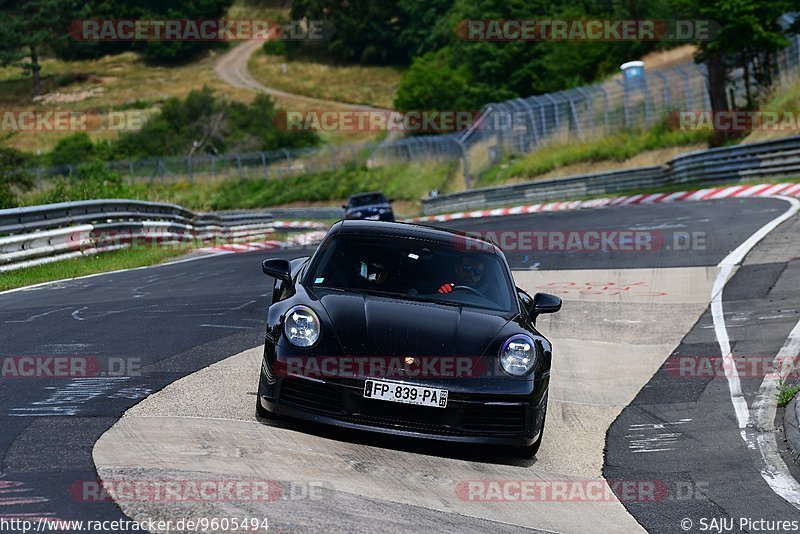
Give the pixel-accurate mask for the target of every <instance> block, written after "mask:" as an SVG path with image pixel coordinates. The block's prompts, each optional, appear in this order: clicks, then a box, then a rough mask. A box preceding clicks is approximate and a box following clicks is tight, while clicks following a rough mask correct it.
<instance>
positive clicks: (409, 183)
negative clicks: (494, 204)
mask: <svg viewBox="0 0 800 534" xmlns="http://www.w3.org/2000/svg"><path fill="white" fill-rule="evenodd" d="M459 180H460V174H459V166H458V164H456V163H440V162H429V163H416V164H405V165H392V166H386V167H376V168H372V169H368V168H366V166H360V167H353V166H351V167H345V168H342V169H340V170H338V171H327V172H317V173H311V174H305V175H301V176H294V177H285V178H272V179H270V180H264V179H263V178H261V177H258V178H256V177H254V178H242V179H240V178H228V179H227V180H220V181H214V182H204V183H200V182H196V183H193V184H190V183H178V184H159V183H152V184H144V183H142V184H133V185H125V186H124V188H123V190H121V191H118V192H116V193H113V196H124V197H125V198H131V199H135V200H151V201H156V202H170V203H175V204H179V205H181V206H184V207H186V208H189V209H191V210H196V211H205V210H227V209H248V208H266V207H270V206H279V205H292V204H296V205H328V206H338V205H339V204H341V203H342V201H343V200H345V199H347V197H349V196H350V195H352V194H354V193H358V192H361V191H373V190H380V191H383V192H384V193H385V194H386V195H388V196H390V197H393V198H395V199H397V200H398V201H399V204H398V209H407V210H410V211H411V212H416V211H419V207H420V199H421V198H423V197H425V196H427V194H428V192H429V191H430V190H432V189H439V190H440V191H442V192H450V191H453V190H454V187H455V184H457V183H458V182H459ZM79 189H80V188H78V190H76V191H77V192H78V193H80V191H79ZM49 194H50V193H49V192H48V191H46V190H45V191H32V192H28V193H23V194H22V195H20V198H19V200H20V203H21V204H22V205H27V206H31V205H37V204H43V203H47V202H50V201H53V199H52V198H51V197H49ZM68 199H72V200H78V199H77V198H76V199H73V198H72V197H71V196H70V197H69V198H68ZM62 200H63V199H62Z"/></svg>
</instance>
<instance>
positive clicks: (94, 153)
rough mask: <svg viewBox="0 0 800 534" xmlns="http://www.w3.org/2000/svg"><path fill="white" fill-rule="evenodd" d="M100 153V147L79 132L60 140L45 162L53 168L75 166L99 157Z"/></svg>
mask: <svg viewBox="0 0 800 534" xmlns="http://www.w3.org/2000/svg"><path fill="white" fill-rule="evenodd" d="M100 152H101V150H100V145H95V144H94V143H93V142H92V139H91V138H90V137H89V134H87V133H86V132H80V133H76V134H73V135H69V136H67V137H64V138H62V139H60V140H59V141H58V143H56V146H54V147H53V149H52V150H51V151H50V153H49V154H48V155H47V161H48V163H49V164H50V165H53V166H58V165H77V164H79V163H86V162H88V161H92V160H94V159H96V158H98V157H101V154H100Z"/></svg>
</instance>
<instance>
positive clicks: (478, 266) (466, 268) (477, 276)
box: [439, 256, 484, 293]
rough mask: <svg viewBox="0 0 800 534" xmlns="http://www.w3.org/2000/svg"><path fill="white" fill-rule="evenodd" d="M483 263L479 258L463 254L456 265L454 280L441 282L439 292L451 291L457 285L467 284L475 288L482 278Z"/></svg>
mask: <svg viewBox="0 0 800 534" xmlns="http://www.w3.org/2000/svg"><path fill="white" fill-rule="evenodd" d="M483 272H484V265H483V262H482V261H481V260H480V259H479V258H474V257H469V256H464V257H462V258H461V261H459V262H458V265H456V278H455V282H448V283H446V284H442V286H441V287H440V288H439V293H452V292H453V288H455V287H457V286H467V287H471V288H473V289H475V288H476V287H477V285H478V283H479V282H480V281H481V279H482V278H483Z"/></svg>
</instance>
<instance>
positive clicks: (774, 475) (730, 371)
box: [711, 197, 800, 509]
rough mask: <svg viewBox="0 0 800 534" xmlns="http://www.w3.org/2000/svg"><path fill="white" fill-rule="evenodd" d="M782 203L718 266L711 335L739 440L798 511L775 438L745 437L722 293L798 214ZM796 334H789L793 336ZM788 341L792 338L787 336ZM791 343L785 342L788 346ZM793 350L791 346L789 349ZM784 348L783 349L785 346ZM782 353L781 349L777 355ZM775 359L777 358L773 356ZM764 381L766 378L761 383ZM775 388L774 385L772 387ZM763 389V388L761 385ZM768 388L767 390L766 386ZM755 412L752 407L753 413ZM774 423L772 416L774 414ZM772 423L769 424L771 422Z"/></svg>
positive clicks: (793, 204) (796, 489)
mask: <svg viewBox="0 0 800 534" xmlns="http://www.w3.org/2000/svg"><path fill="white" fill-rule="evenodd" d="M775 198H780V199H782V200H785V201H786V202H788V203H789V204H790V207H789V209H788V210H786V211H785V212H784V213H783V214H782V215H780V216H778V217H776V218H775V219H773V220H772V221H770V222H768V223H767V224H765V225H764V226H762V227H761V228H760V229H759V230H758V231H756V232H755V233H754V234H753V235H751V236H750V237H749V238H748V239H747V240H746V241H745V242H744V243H742V244H741V245H739V246H738V247H737V248H736V249H735V250H734V251H733V252H731V253H730V254H728V255H727V256H726V257H725V258H724V259H723V260H722V261H721V262H720V263H719V265H718V267H719V268H720V271H719V274H718V275H717V278H716V279H715V280H714V287H713V289H712V293H711V295H712V300H711V315H712V317H713V319H714V331H715V333H716V336H717V343H718V344H719V348H720V352H721V353H722V359H723V369H725V378H726V379H727V381H728V390H729V392H730V397H731V403H732V404H733V408H734V411H735V412H736V420H737V423H738V426H739V429H740V432H741V436H742V439H743V440H744V442H745V444H747V446H748V447H750V448H753V449H755V448H758V449H759V451H760V452H761V459H762V461H763V462H764V465H763V466H762V469H761V476H762V477H763V478H764V480H765V481H766V482H767V484H769V486H770V488H772V491H774V492H775V493H776V494H777V495H779V496H781V497H782V498H783V499H785V500H786V501H787V502H789V503H790V504H792V505H793V506H795V507H796V508H798V509H800V484H798V483H797V481H796V480H795V479H794V477H792V475H791V474H790V473H789V470H788V469H787V467H786V464H785V463H784V462H783V459H782V458H781V457H780V454H779V453H778V448H777V443H776V441H775V436H774V434H772V433H769V434H767V435H764V434H762V435H757V436H755V437H754V436H753V435H752V434H753V432H752V429H751V432H750V433H748V422H749V421H750V411H749V409H748V407H747V401H746V400H745V398H744V395H743V394H742V383H741V381H740V380H739V372H738V370H737V369H736V364H735V363H734V358H733V354H731V345H730V338H729V337H728V328H727V326H726V325H725V316H724V313H723V309H722V291H723V289H724V288H725V285H726V284H727V283H728V277H729V276H730V275H731V273H732V272H733V270H734V268H735V267H736V266H737V265H739V264H740V263H741V262H742V261H743V260H744V258H745V256H747V254H748V253H749V252H750V250H752V249H753V247H755V246H756V244H758V242H759V241H761V240H762V239H763V238H764V237H766V236H767V234H769V233H770V232H771V231H772V230H774V229H775V228H777V227H778V225H780V224H781V223H783V222H784V221H786V220H788V219H789V218H791V217H792V216H794V215H795V214H796V213H797V212H798V210H800V200H797V199H796V198H790V197H775ZM794 333H795V331H794V330H793V331H792V334H794ZM789 338H790V340H791V339H792V335H790V336H789ZM789 344H790V341H789V340H787V345H789ZM791 346H793V345H791ZM784 347H786V345H784ZM781 353H783V349H781V352H780V353H779V355H780V354H781ZM776 358H777V356H776ZM764 380H765V381H766V380H767V379H766V378H765V379H764ZM773 385H774V384H773ZM762 387H764V384H763V383H762ZM767 387H768V386H767ZM775 402H776V400H775V399H774V398H769V397H762V398H761V403H762V404H767V405H771V407H762V406H761V404H759V407H758V412H759V413H762V411H763V410H766V411H763V414H765V416H766V414H767V413H768V411H769V410H770V409H775V408H774V403H775ZM755 408H756V406H755V404H754V409H755ZM773 419H774V412H773ZM770 422H771V420H770Z"/></svg>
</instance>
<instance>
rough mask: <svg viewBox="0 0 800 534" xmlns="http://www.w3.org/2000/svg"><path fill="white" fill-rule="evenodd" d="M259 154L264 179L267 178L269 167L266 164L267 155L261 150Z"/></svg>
mask: <svg viewBox="0 0 800 534" xmlns="http://www.w3.org/2000/svg"><path fill="white" fill-rule="evenodd" d="M260 154H261V168H262V169H264V181H266V180H269V167H268V166H267V155H266V154H264V153H263V152H261V153H260Z"/></svg>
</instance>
